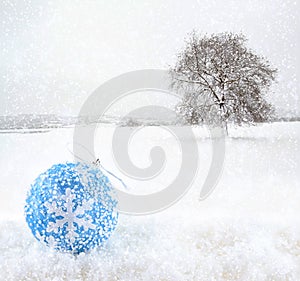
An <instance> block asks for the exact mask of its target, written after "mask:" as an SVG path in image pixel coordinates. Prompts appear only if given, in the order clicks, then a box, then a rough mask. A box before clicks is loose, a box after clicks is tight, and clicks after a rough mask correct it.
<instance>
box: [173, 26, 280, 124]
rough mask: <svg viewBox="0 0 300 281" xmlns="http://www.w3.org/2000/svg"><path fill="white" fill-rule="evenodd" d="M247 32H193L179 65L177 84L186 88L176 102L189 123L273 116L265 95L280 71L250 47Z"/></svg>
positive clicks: (175, 74) (252, 120)
mask: <svg viewBox="0 0 300 281" xmlns="http://www.w3.org/2000/svg"><path fill="white" fill-rule="evenodd" d="M245 42H246V38H245V36H244V35H242V34H233V33H220V34H213V35H211V36H203V37H200V36H199V35H198V34H197V33H195V32H193V33H192V34H191V36H190V37H189V38H188V40H187V41H186V45H185V48H184V50H183V51H182V52H181V53H179V54H178V58H177V59H178V60H177V64H176V65H175V67H174V68H171V70H170V72H171V74H172V87H174V88H176V89H181V90H183V91H184V95H183V99H182V101H181V103H180V104H178V106H177V110H178V112H179V114H181V115H182V116H183V117H184V118H185V120H186V121H187V122H189V123H190V124H196V123H197V124H198V123H201V122H204V123H210V124H218V125H220V124H223V125H224V126H226V128H227V123H228V122H231V123H235V124H238V125H240V124H255V123H257V122H265V121H268V120H269V119H270V117H271V115H272V113H273V108H272V106H271V104H269V103H268V102H267V101H266V100H265V93H266V92H267V91H268V89H269V87H270V85H271V83H272V81H274V80H275V75H276V72H277V70H276V69H274V68H272V67H271V66H270V64H269V62H268V61H267V60H266V59H265V58H263V57H260V56H258V55H256V54H254V53H253V52H252V50H250V49H248V48H247V47H246V46H245Z"/></svg>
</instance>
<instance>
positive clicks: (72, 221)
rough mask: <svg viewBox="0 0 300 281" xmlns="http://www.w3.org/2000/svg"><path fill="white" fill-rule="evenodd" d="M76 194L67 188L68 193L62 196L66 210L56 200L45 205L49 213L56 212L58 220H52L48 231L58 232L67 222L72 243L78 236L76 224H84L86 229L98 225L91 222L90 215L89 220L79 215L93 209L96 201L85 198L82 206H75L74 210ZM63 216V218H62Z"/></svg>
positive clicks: (68, 234)
mask: <svg viewBox="0 0 300 281" xmlns="http://www.w3.org/2000/svg"><path fill="white" fill-rule="evenodd" d="M75 198H76V196H75V195H74V194H72V192H71V189H70V188H67V189H66V195H63V196H62V200H64V201H65V205H66V206H65V207H66V211H64V210H63V208H62V207H57V203H56V202H52V204H50V203H49V202H46V203H45V206H46V207H47V208H48V211H49V213H54V215H55V218H56V222H50V223H49V225H48V227H47V231H48V232H55V233H58V232H59V229H60V228H62V227H63V226H64V225H65V224H67V235H66V237H67V238H68V239H70V242H71V243H74V242H75V237H77V236H78V234H77V233H76V231H75V230H76V228H77V227H76V224H77V226H78V227H80V226H83V228H84V229H85V230H89V229H95V228H96V226H95V225H94V224H93V223H91V220H92V218H91V217H90V216H89V217H90V219H89V220H87V219H84V218H80V217H78V216H80V215H81V216H82V215H84V213H85V211H88V210H91V209H92V204H93V203H94V200H92V199H91V200H89V201H87V200H84V201H83V204H82V206H81V207H77V208H75V211H73V205H74V204H73V199H75ZM60 217H62V219H60Z"/></svg>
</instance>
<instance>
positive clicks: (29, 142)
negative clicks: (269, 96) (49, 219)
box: [0, 122, 300, 281]
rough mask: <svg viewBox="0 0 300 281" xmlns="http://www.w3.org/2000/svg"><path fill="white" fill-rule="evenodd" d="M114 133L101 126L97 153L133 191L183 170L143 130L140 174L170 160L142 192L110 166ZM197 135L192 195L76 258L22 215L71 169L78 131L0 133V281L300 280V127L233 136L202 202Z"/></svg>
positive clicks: (200, 133)
mask: <svg viewBox="0 0 300 281" xmlns="http://www.w3.org/2000/svg"><path fill="white" fill-rule="evenodd" d="M114 129H115V128H114V127H113V126H109V125H103V126H99V128H98V130H97V134H96V136H97V142H95V143H96V145H95V150H96V153H97V155H99V156H100V158H101V161H102V163H103V165H104V166H105V167H106V168H108V169H109V170H111V171H113V172H115V173H117V174H118V176H120V177H122V178H123V179H124V180H125V182H127V183H128V185H129V186H130V189H131V190H130V192H143V193H145V192H147V191H148V192H153V191H154V190H157V189H161V188H163V187H164V186H165V185H167V184H168V183H169V182H170V181H171V180H172V178H173V177H174V175H176V172H177V171H178V168H179V166H180V149H179V148H178V145H177V143H176V140H174V138H173V137H172V135H170V134H169V133H167V132H165V131H162V129H159V128H157V127H145V128H144V129H142V130H139V131H137V133H136V135H135V136H134V137H133V139H132V143H131V146H130V147H129V153H130V156H131V158H132V161H133V162H134V163H135V164H136V165H138V166H147V164H149V162H148V161H149V158H148V153H149V147H151V146H153V145H158V144H161V145H162V146H163V148H164V149H165V152H166V156H167V164H166V168H165V171H164V172H163V173H162V174H161V175H159V176H158V177H157V178H155V179H152V180H151V181H150V182H144V183H143V184H141V183H139V182H136V181H134V180H132V179H129V178H126V176H124V175H122V174H120V172H118V170H117V169H116V167H115V165H114V163H113V160H112V156H111V151H110V146H109V145H110V136H111V134H112V132H113V131H114ZM122 129H124V130H126V129H128V128H126V127H125V128H122ZM132 130H133V129H132ZM157 130H161V131H162V132H161V133H158V131H157ZM194 130H195V134H196V136H197V142H198V145H199V155H200V161H199V173H198V175H197V178H196V180H195V182H194V184H193V186H192V188H191V189H190V191H189V192H188V193H187V195H186V196H185V197H184V198H183V199H182V200H180V201H179V202H178V203H177V204H175V205H173V206H172V207H170V208H168V209H166V210H165V211H163V212H160V213H157V214H154V215H148V216H139V217H133V216H126V215H120V218H119V224H118V226H117V230H116V231H115V233H114V234H113V236H112V237H111V238H110V240H109V241H108V242H107V243H106V244H105V245H104V247H103V249H98V250H94V251H92V252H91V253H89V254H85V255H83V254H82V255H79V256H78V257H73V256H70V255H68V254H60V253H57V252H54V251H52V250H50V249H49V248H44V246H42V245H41V244H40V243H39V242H38V241H36V240H35V239H34V237H33V236H32V234H31V233H30V230H29V228H28V227H27V225H26V223H25V221H24V216H23V208H24V201H25V197H26V191H27V190H28V189H29V187H30V184H31V182H32V181H33V180H34V179H35V178H36V177H37V175H38V174H40V173H41V172H43V171H45V170H46V169H48V168H49V167H50V166H51V165H52V164H55V163H59V162H66V161H72V158H73V157H72V155H71V154H70V153H69V151H68V149H67V144H68V143H69V144H70V143H72V137H73V130H72V128H60V129H53V130H49V131H47V130H45V131H44V132H39V133H34V132H31V133H28V134H24V133H22V134H20V133H13V132H11V133H5V134H0V155H1V160H0V170H1V176H0V280H130V281H133V280H201V281H205V280H259V281H261V280H278V281H282V280H295V281H297V280H300V217H299V214H300V186H299V182H300V171H299V163H300V161H299V160H300V153H299V143H300V123H299V122H290V123H274V124H268V125H261V126H258V127H251V128H238V129H233V128H231V129H230V137H229V138H227V140H226V159H225V163H224V170H223V174H222V176H221V179H220V181H219V183H218V185H217V188H216V189H215V191H214V192H213V193H212V194H211V195H210V197H208V198H207V199H206V200H205V201H199V200H198V198H199V192H200V188H201V186H202V184H203V181H204V178H205V175H206V173H207V165H208V163H209V161H210V156H211V151H210V141H209V139H208V138H207V137H205V136H206V135H207V133H206V132H205V130H203V129H194ZM181 141H189V140H188V139H183V140H181Z"/></svg>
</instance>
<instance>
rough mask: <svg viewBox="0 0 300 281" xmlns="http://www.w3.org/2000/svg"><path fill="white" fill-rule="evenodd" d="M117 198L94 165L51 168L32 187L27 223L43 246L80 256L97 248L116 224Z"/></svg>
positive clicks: (27, 209) (72, 164) (106, 180)
mask: <svg viewBox="0 0 300 281" xmlns="http://www.w3.org/2000/svg"><path fill="white" fill-rule="evenodd" d="M116 207H117V199H116V196H115V193H114V191H113V188H112V185H111V183H110V181H109V180H108V178H107V177H106V176H105V175H104V174H103V173H102V172H101V170H100V169H98V168H97V167H96V166H94V165H87V164H83V163H66V164H57V165H54V166H52V167H51V168H50V169H48V170H47V171H46V172H44V173H42V174H40V175H39V176H38V178H37V179H36V180H35V182H34V183H33V184H32V185H31V189H30V191H29V193H28V196H27V199H26V205H25V216H26V221H27V224H28V226H29V228H30V229H31V231H32V233H33V235H34V236H35V237H36V238H37V239H38V240H39V241H41V242H42V243H44V244H46V245H48V246H50V247H52V248H54V249H56V250H59V251H62V252H71V253H73V254H79V253H81V252H87V251H89V250H90V249H91V248H93V247H95V246H100V245H102V244H103V242H104V241H105V240H107V239H108V238H109V236H110V235H111V233H112V231H113V230H114V229H115V227H116V225H117V221H118V212H117V210H116Z"/></svg>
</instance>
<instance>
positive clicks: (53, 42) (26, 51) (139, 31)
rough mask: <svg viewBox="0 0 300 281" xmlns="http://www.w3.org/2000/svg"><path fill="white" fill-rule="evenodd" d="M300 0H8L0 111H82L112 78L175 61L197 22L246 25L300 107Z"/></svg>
mask: <svg viewBox="0 0 300 281" xmlns="http://www.w3.org/2000/svg"><path fill="white" fill-rule="evenodd" d="M298 2H299V1H295V0H294V1H288V0H284V1H283V0H280V1H278V0H244V1H241V0H236V1H234V0H207V1H206V0H204V1H203V0H198V1H196V0H185V1H174V0H173V1H172V0H168V1H162V0H156V1H155V0H151V1H124V0H122V1H74V0H72V1H71V0H70V1H66V0H62V1H48V2H47V1H36V0H33V1H20V0H15V1H3V0H2V1H1V2H0V44H1V45H0V46H1V49H0V62H1V64H0V86H1V92H0V115H5V114H18V113H47V114H61V115H77V113H78V111H79V110H80V107H81V105H82V103H83V102H84V100H85V99H86V98H87V97H88V95H89V94H90V93H91V92H92V91H93V90H94V89H95V88H96V87H98V86H99V85H101V83H103V82H104V81H106V80H108V79H110V78H112V77H114V76H116V75H119V74H122V73H124V72H127V71H132V70H137V69H143V68H162V69H166V68H168V66H169V65H172V64H174V61H175V55H176V53H177V52H178V51H180V49H181V48H182V46H183V40H184V37H185V36H186V35H187V33H189V32H191V31H192V30H193V29H196V30H198V31H199V32H203V33H216V32H223V31H234V32H243V33H244V34H245V35H246V36H247V37H248V38H249V42H248V45H249V47H251V48H252V49H253V50H255V51H256V52H257V53H259V54H262V55H264V56H265V57H267V58H268V59H269V60H270V61H271V63H272V64H273V65H274V66H275V67H277V68H278V69H279V70H280V74H279V77H278V84H277V85H275V87H274V88H273V93H272V94H271V96H272V101H273V102H274V104H275V105H276V107H277V108H278V111H279V112H280V113H281V114H283V115H287V114H289V113H292V114H298V115H300V113H299V107H300V105H299V103H300V102H299V87H298V85H297V80H298V81H299V73H300V71H299V66H300V60H299V53H300V51H299V50H300V48H299V42H300V38H299V36H300V28H299V18H300V15H299V4H300V3H298ZM297 87H298V88H297Z"/></svg>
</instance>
